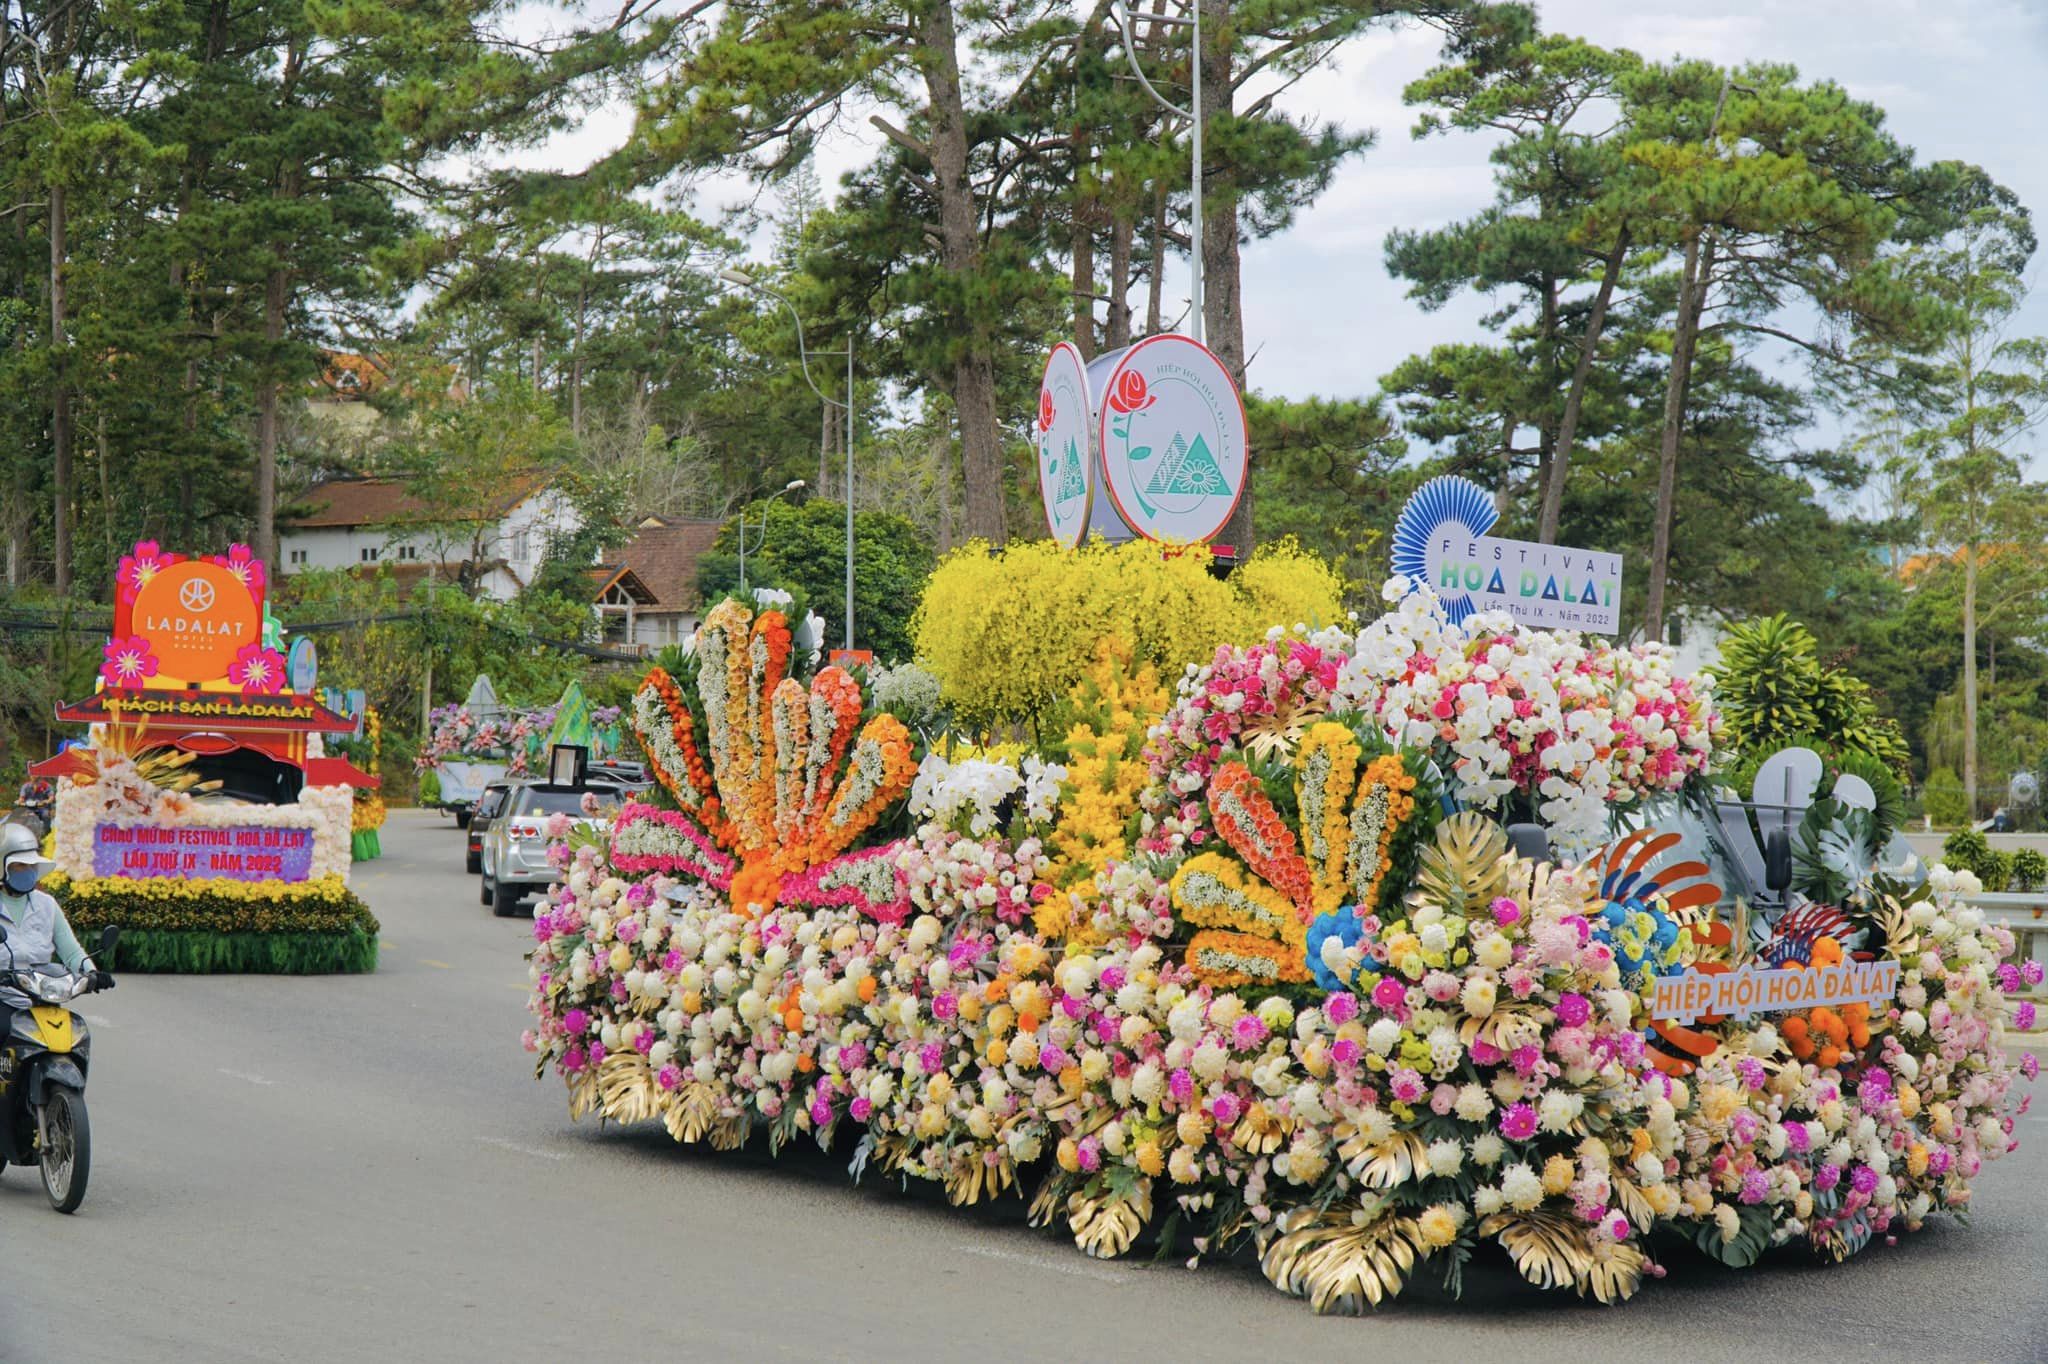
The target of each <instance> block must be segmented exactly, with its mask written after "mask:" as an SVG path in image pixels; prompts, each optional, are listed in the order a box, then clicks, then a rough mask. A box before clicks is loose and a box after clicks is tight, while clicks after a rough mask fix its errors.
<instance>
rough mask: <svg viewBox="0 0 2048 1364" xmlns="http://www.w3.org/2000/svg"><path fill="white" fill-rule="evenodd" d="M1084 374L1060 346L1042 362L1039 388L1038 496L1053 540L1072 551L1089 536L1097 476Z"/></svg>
mask: <svg viewBox="0 0 2048 1364" xmlns="http://www.w3.org/2000/svg"><path fill="white" fill-rule="evenodd" d="M1091 406H1092V404H1091V403H1090V402H1089V394H1088V372H1087V368H1086V366H1084V365H1083V364H1082V362H1081V352H1080V350H1079V349H1078V348H1077V347H1075V346H1074V345H1073V344H1072V343H1070V342H1066V341H1062V342H1061V343H1060V344H1059V345H1057V346H1054V347H1053V348H1052V354H1051V355H1049V356H1047V357H1046V361H1045V377H1044V379H1042V380H1041V381H1040V383H1039V386H1038V424H1037V427H1036V428H1035V429H1034V431H1033V432H1032V436H1033V439H1034V441H1035V443H1036V445H1037V447H1038V491H1039V496H1040V497H1041V498H1043V499H1044V502H1045V524H1046V527H1047V529H1049V530H1050V531H1051V532H1052V538H1053V539H1055V540H1057V541H1058V542H1059V543H1060V544H1062V545H1064V546H1066V547H1067V548H1068V549H1072V548H1073V547H1074V546H1076V545H1078V544H1080V543H1081V540H1082V537H1084V536H1085V535H1087V533H1088V515H1089V511H1090V509H1091V508H1092V506H1093V505H1094V500H1095V481H1096V470H1095V460H1094V458H1093V457H1092V451H1091V449H1090V444H1091V442H1090V441H1089V416H1090V412H1089V409H1090V407H1091Z"/></svg>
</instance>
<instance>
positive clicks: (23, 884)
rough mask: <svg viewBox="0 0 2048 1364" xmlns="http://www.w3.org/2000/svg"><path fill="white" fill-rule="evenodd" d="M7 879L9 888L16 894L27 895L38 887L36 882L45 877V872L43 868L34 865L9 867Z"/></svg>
mask: <svg viewBox="0 0 2048 1364" xmlns="http://www.w3.org/2000/svg"><path fill="white" fill-rule="evenodd" d="M6 879H7V888H8V889H9V890H11V891H13V892H14V893H15V894H16V895H26V894H28V893H29V892H30V891H32V890H34V889H35V888H36V882H38V881H40V880H42V879H43V873H42V869H41V868H39V867H34V866H28V867H9V868H8V869H7V878H6Z"/></svg>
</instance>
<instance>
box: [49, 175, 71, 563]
mask: <svg viewBox="0 0 2048 1364" xmlns="http://www.w3.org/2000/svg"><path fill="white" fill-rule="evenodd" d="M64 257H65V221H64V186H62V185H51V186H50V353H51V356H52V358H53V359H54V361H55V368H56V381H55V382H54V383H52V384H51V385H50V455H51V463H50V486H51V493H52V499H51V522H50V524H51V549H52V553H53V555H54V557H55V560H56V563H55V573H54V576H53V581H54V582H55V584H56V588H57V595H58V596H60V597H62V596H68V595H69V594H70V592H71V493H72V489H71V357H70V355H69V354H68V353H67V347H68V343H67V340H66V337H65V331H64V328H65V321H64Z"/></svg>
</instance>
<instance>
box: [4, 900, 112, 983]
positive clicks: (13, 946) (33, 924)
mask: <svg viewBox="0 0 2048 1364" xmlns="http://www.w3.org/2000/svg"><path fill="white" fill-rule="evenodd" d="M0 928H5V929H6V930H7V940H6V941H5V942H4V943H0V970H5V969H12V970H20V969H24V968H27V967H31V966H41V965H43V964H44V963H45V962H52V961H61V962H63V963H64V965H65V966H66V967H67V968H69V969H70V970H72V971H75V972H77V973H78V974H79V975H84V974H85V973H86V972H87V971H90V970H92V958H90V957H88V956H86V955H85V949H84V948H83V947H80V946H79V945H78V939H77V937H76V936H74V935H73V934H72V932H71V925H70V923H69V922H68V921H67V920H66V919H65V918H64V907H63V906H62V905H60V904H58V903H57V897H56V896H54V895H51V894H50V893H49V892H48V891H45V890H32V891H30V892H29V893H28V894H26V895H16V894H15V893H14V892H13V891H11V890H7V889H5V888H0Z"/></svg>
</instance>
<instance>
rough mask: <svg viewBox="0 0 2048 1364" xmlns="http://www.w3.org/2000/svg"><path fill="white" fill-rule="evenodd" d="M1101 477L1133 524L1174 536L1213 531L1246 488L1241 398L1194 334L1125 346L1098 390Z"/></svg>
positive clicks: (1188, 539)
mask: <svg viewBox="0 0 2048 1364" xmlns="http://www.w3.org/2000/svg"><path fill="white" fill-rule="evenodd" d="M1100 430H1101V439H1102V467H1103V482H1104V484H1105V485H1106V486H1107V487H1108V488H1109V495H1110V500H1111V501H1113V502H1114V503H1115V504H1116V509H1117V511H1118V512H1120V513H1121V514H1122V515H1123V518H1124V520H1126V521H1128V522H1129V523H1130V525H1131V529H1133V530H1135V531H1136V532H1138V534H1140V535H1142V536H1144V537H1145V538H1147V539H1148V540H1167V541H1172V542H1175V543H1178V544H1192V543H1194V542H1196V541H1201V540H1209V539H1212V538H1214V536H1215V535H1216V533H1217V532H1218V531H1220V530H1222V529H1223V526H1224V523H1225V522H1227V521H1229V520H1230V513H1231V512H1232V511H1234V510H1236V508H1237V500H1238V498H1240V497H1241V496H1243V495H1244V481H1245V473H1246V468H1245V449H1246V445H1247V443H1248V442H1247V430H1246V423H1245V416H1244V401H1243V399H1241V398H1240V397H1239V396H1238V392H1237V385H1236V384H1234V383H1232V382H1231V378H1230V371H1229V370H1227V369H1225V368H1224V367H1223V362H1222V361H1221V360H1218V359H1217V358H1216V357H1215V356H1214V355H1213V354H1211V353H1210V351H1209V348H1208V347H1206V346H1204V345H1202V344H1201V343H1200V342H1199V341H1196V340H1194V339H1193V338H1191V337H1186V336H1178V335H1174V334H1171V333H1169V334H1167V335H1163V336H1150V337H1147V338H1145V339H1144V340H1143V341H1140V342H1138V343H1137V344H1136V345H1134V346H1132V347H1131V348H1130V349H1129V350H1127V351H1125V352H1124V354H1123V358H1122V359H1120V360H1119V361H1118V362H1117V365H1116V368H1115V369H1114V370H1113V371H1111V373H1110V376H1109V382H1108V384H1107V385H1106V386H1105V388H1104V390H1103V394H1102V416H1101V426H1100Z"/></svg>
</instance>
